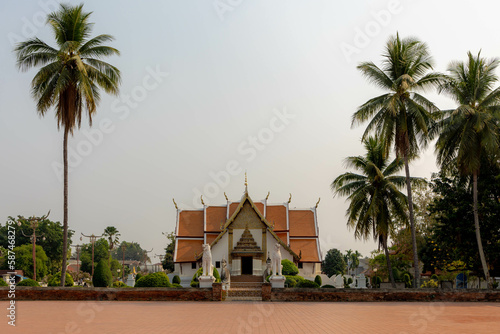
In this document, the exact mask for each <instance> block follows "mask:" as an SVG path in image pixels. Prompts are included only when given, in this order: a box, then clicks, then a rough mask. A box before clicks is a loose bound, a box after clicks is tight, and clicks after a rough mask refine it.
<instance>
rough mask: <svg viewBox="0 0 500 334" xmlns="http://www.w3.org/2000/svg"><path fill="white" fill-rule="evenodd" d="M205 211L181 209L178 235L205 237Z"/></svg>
mask: <svg viewBox="0 0 500 334" xmlns="http://www.w3.org/2000/svg"><path fill="white" fill-rule="evenodd" d="M204 234H205V231H204V230H203V211H202V210H199V211H181V212H180V213H179V232H178V237H203V235H204Z"/></svg>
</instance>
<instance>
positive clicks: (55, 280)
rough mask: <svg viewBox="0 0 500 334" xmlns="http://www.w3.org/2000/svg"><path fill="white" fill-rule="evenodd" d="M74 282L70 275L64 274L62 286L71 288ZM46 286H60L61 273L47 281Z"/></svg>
mask: <svg viewBox="0 0 500 334" xmlns="http://www.w3.org/2000/svg"><path fill="white" fill-rule="evenodd" d="M74 284H75V282H74V281H73V278H72V277H71V275H70V274H68V273H66V281H65V282H64V286H73V285H74ZM47 285H48V286H61V272H58V273H57V274H55V275H54V276H52V278H51V279H50V280H49V282H48V284H47Z"/></svg>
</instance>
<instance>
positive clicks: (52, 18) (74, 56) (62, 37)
mask: <svg viewBox="0 0 500 334" xmlns="http://www.w3.org/2000/svg"><path fill="white" fill-rule="evenodd" d="M89 17H90V13H85V12H84V11H83V5H78V6H70V5H65V4H61V5H60V8H59V10H58V11H56V12H53V13H51V14H49V15H48V16H47V23H48V24H49V25H50V27H51V28H52V31H53V33H54V37H55V40H56V44H57V47H56V48H54V47H52V46H50V45H48V44H47V43H45V42H43V41H42V40H40V39H39V38H37V37H34V38H31V39H29V40H27V41H24V42H21V43H19V44H17V46H16V47H15V49H14V51H15V52H16V56H17V66H18V68H19V69H20V70H22V71H27V70H29V69H31V68H33V67H38V66H42V67H41V69H40V70H39V71H38V73H37V74H36V75H35V77H34V78H33V81H32V83H31V92H32V95H33V98H34V99H35V100H36V101H37V111H38V113H39V115H40V116H45V114H46V113H47V112H48V111H49V110H51V109H52V108H54V109H55V112H56V119H57V124H58V127H62V128H63V131H64V140H63V163H64V190H63V198H64V214H63V228H64V232H63V233H64V234H63V256H62V280H61V286H64V281H65V279H66V275H65V273H66V253H67V249H68V136H69V134H73V131H74V129H75V128H77V127H78V128H79V127H80V125H81V120H82V116H83V114H84V113H86V114H87V115H88V118H89V123H90V125H92V116H94V114H95V113H96V106H97V104H98V102H99V100H100V93H99V88H101V89H103V90H104V91H105V92H106V93H110V94H118V84H119V82H120V72H119V71H118V69H117V68H116V67H114V66H112V65H110V64H108V63H106V62H104V61H103V60H102V58H103V57H107V56H111V55H118V54H119V52H118V50H116V49H114V48H112V47H109V46H105V45H103V43H104V42H108V41H111V40H113V37H112V36H110V35H99V36H96V37H94V38H90V39H89V37H90V34H91V32H92V27H93V24H92V23H91V22H89Z"/></svg>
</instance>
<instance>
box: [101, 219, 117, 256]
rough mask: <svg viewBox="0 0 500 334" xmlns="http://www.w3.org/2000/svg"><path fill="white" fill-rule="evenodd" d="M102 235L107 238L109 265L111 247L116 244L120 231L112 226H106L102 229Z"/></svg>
mask: <svg viewBox="0 0 500 334" xmlns="http://www.w3.org/2000/svg"><path fill="white" fill-rule="evenodd" d="M102 235H103V236H104V237H107V238H108V245H109V256H108V265H110V258H111V252H112V251H113V248H114V247H115V246H116V245H118V242H119V239H120V238H119V237H120V233H118V230H117V229H116V227H114V226H108V227H106V228H105V229H104V233H103V234H102Z"/></svg>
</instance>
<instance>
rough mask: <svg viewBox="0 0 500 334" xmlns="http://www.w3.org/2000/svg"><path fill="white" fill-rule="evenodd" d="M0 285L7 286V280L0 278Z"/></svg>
mask: <svg viewBox="0 0 500 334" xmlns="http://www.w3.org/2000/svg"><path fill="white" fill-rule="evenodd" d="M0 286H9V285H8V284H7V282H5V281H4V280H3V279H1V278H0Z"/></svg>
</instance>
